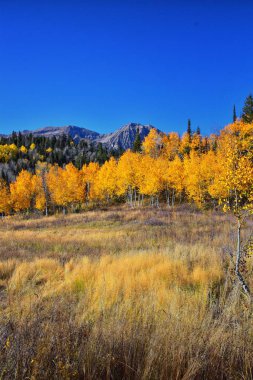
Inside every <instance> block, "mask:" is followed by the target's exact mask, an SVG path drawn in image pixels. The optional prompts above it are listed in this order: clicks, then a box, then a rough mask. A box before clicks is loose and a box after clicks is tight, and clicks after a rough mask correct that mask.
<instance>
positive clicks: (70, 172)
mask: <svg viewBox="0 0 253 380" xmlns="http://www.w3.org/2000/svg"><path fill="white" fill-rule="evenodd" d="M62 176H63V183H64V190H65V196H66V198H67V203H68V204H70V205H73V204H76V203H81V202H83V201H84V197H85V189H84V187H83V183H82V177H81V173H80V171H79V170H78V169H77V168H76V167H75V166H74V165H73V164H72V163H70V164H68V165H66V167H65V169H64V170H63V171H62Z"/></svg>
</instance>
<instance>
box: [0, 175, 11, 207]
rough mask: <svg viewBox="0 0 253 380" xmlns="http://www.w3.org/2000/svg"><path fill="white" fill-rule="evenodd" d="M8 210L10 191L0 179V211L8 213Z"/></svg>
mask: <svg viewBox="0 0 253 380" xmlns="http://www.w3.org/2000/svg"><path fill="white" fill-rule="evenodd" d="M9 211H10V192H9V189H8V186H7V184H6V182H5V181H4V180H3V179H0V213H4V214H8V213H9Z"/></svg>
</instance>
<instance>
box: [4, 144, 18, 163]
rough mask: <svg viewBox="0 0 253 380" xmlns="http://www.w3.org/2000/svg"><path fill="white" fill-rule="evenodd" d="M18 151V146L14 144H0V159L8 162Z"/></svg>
mask: <svg viewBox="0 0 253 380" xmlns="http://www.w3.org/2000/svg"><path fill="white" fill-rule="evenodd" d="M17 153H18V148H17V146H16V145H15V144H11V145H8V144H5V145H0V161H1V162H8V161H9V160H11V159H12V158H15V157H16V155H17Z"/></svg>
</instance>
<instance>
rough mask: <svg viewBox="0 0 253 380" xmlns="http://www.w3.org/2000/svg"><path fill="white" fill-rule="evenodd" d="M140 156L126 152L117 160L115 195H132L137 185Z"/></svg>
mask: <svg viewBox="0 0 253 380" xmlns="http://www.w3.org/2000/svg"><path fill="white" fill-rule="evenodd" d="M139 161H140V154H139V153H133V152H131V151H130V150H127V151H126V152H125V153H124V154H123V155H122V156H121V157H120V159H119V162H118V167H117V173H118V175H117V182H118V183H117V185H118V186H117V195H124V194H126V193H130V196H131V194H133V191H136V190H137V189H138V185H139V171H138V166H139Z"/></svg>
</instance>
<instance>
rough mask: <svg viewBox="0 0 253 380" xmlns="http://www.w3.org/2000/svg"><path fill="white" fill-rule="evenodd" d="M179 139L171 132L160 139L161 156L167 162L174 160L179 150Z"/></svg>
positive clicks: (176, 134)
mask: <svg viewBox="0 0 253 380" xmlns="http://www.w3.org/2000/svg"><path fill="white" fill-rule="evenodd" d="M180 143H181V142H180V137H179V134H178V133H176V132H171V133H169V134H168V135H167V136H166V135H164V136H163V137H162V154H163V156H165V157H167V158H168V159H169V160H174V158H175V157H176V155H177V154H178V153H179V149H180Z"/></svg>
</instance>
